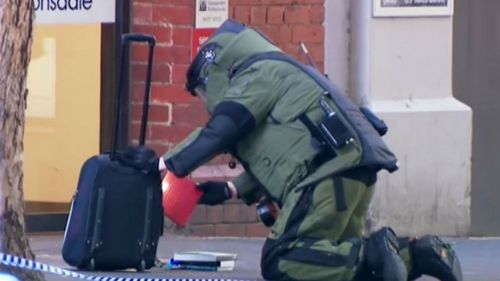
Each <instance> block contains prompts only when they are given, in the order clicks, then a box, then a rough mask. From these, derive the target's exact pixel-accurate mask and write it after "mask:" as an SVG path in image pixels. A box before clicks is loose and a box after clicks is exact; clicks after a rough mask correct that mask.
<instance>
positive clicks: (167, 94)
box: [151, 83, 198, 103]
mask: <svg viewBox="0 0 500 281" xmlns="http://www.w3.org/2000/svg"><path fill="white" fill-rule="evenodd" d="M151 100H152V101H154V102H158V103H165V102H169V103H176V102H182V103H186V102H187V103H191V102H198V99H197V98H196V97H193V96H192V95H191V94H189V93H188V92H187V91H186V90H185V87H184V85H183V84H172V85H164V84H157V83H153V84H152V85H151Z"/></svg>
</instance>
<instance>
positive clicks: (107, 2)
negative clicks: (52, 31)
mask: <svg viewBox="0 0 500 281" xmlns="http://www.w3.org/2000/svg"><path fill="white" fill-rule="evenodd" d="M33 4H34V8H35V12H36V19H35V22H36V23H45V24H65V23H103V22H114V21H115V0H33Z"/></svg>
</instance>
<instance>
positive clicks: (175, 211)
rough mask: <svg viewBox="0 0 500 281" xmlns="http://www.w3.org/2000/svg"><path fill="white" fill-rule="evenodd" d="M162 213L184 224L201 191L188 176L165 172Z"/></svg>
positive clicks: (201, 193) (178, 223) (181, 224)
mask: <svg viewBox="0 0 500 281" xmlns="http://www.w3.org/2000/svg"><path fill="white" fill-rule="evenodd" d="M162 189H163V213H164V214H165V216H166V217H167V218H169V219H170V220H172V221H173V222H174V223H176V224H177V225H179V226H185V225H186V224H187V222H188V221H189V219H190V218H191V215H192V214H193V212H194V209H195V208H196V206H197V205H198V201H199V200H200V198H201V196H202V195H203V192H202V191H200V190H199V189H198V188H196V184H195V183H194V182H193V181H192V180H190V179H188V178H178V177H176V176H175V175H174V174H173V173H167V176H166V177H165V178H164V179H163V183H162Z"/></svg>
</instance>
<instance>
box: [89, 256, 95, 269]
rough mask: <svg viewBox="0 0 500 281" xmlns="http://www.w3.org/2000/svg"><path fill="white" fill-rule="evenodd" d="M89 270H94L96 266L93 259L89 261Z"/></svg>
mask: <svg viewBox="0 0 500 281" xmlns="http://www.w3.org/2000/svg"><path fill="white" fill-rule="evenodd" d="M89 269H90V270H92V271H94V270H96V264H95V259H94V258H92V259H90V262H89Z"/></svg>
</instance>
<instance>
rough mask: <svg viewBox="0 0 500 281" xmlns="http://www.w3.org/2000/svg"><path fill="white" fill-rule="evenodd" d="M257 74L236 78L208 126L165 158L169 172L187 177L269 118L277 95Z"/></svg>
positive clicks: (253, 72) (269, 84)
mask: <svg viewBox="0 0 500 281" xmlns="http://www.w3.org/2000/svg"><path fill="white" fill-rule="evenodd" d="M257 74H258V71H252V72H249V73H245V72H243V73H242V74H240V75H239V76H238V77H237V78H234V79H233V81H232V83H231V84H230V85H229V88H228V90H227V91H226V93H224V97H223V99H222V101H221V102H219V103H218V104H217V105H216V106H215V108H214V110H213V112H212V116H211V118H210V120H209V121H208V123H207V124H206V125H205V127H204V128H202V129H201V130H200V131H199V133H198V134H197V135H196V136H194V137H193V138H192V140H190V141H186V142H184V141H183V142H182V143H181V144H182V147H181V148H177V147H176V148H174V151H175V152H174V153H167V154H166V155H165V156H164V157H163V160H164V161H165V165H166V166H167V169H168V170H169V171H171V172H173V173H174V174H175V175H176V176H178V177H184V176H187V175H188V174H189V173H191V172H192V171H193V170H194V169H196V168H198V167H199V166H201V165H203V164H204V163H206V162H208V161H209V160H211V159H212V158H213V157H215V156H216V155H218V154H220V153H223V152H226V151H231V150H232V149H233V148H234V147H235V146H236V144H237V143H238V141H239V140H241V139H242V138H244V137H245V136H246V135H247V134H248V133H249V132H251V131H252V130H253V129H254V128H255V127H256V126H257V124H258V123H260V122H262V120H264V119H265V118H266V117H267V115H268V114H269V111H270V110H271V108H272V107H273V105H274V103H275V101H274V99H275V96H276V95H275V94H274V91H273V90H272V85H271V83H268V82H266V79H263V78H261V77H263V76H265V75H257Z"/></svg>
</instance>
